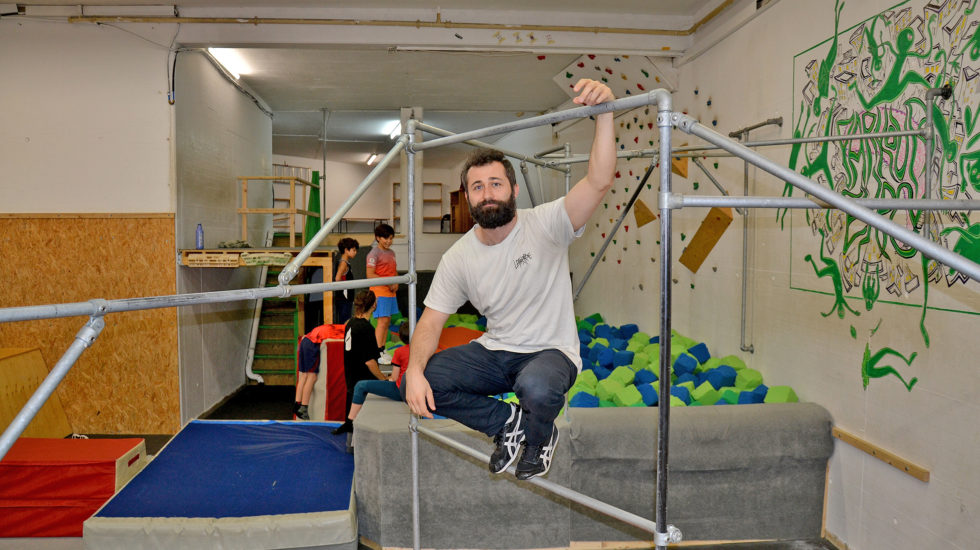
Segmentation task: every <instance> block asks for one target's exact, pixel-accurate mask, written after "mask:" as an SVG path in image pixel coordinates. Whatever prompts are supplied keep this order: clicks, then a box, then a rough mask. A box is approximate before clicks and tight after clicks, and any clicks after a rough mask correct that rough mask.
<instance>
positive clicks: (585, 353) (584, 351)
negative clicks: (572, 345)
mask: <svg viewBox="0 0 980 550" xmlns="http://www.w3.org/2000/svg"><path fill="white" fill-rule="evenodd" d="M591 351H592V349H591V348H589V346H587V345H585V344H583V343H581V342H579V345H578V354H579V355H580V356H581V357H582V360H583V361H587V360H588V359H589V352H591Z"/></svg>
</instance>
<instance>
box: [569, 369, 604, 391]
mask: <svg viewBox="0 0 980 550" xmlns="http://www.w3.org/2000/svg"><path fill="white" fill-rule="evenodd" d="M598 383H599V379H598V378H596V375H595V372H593V371H592V369H584V370H583V371H582V373H581V374H579V375H578V378H576V379H575V385H576V386H580V385H581V386H584V387H586V388H593V389H594V388H595V385H596V384H598Z"/></svg>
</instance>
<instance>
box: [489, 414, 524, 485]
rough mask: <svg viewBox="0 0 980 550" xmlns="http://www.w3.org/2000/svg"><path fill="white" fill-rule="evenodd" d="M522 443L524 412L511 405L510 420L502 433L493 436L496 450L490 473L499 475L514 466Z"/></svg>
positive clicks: (491, 457)
mask: <svg viewBox="0 0 980 550" xmlns="http://www.w3.org/2000/svg"><path fill="white" fill-rule="evenodd" d="M522 442H524V412H523V411H521V408H520V407H518V406H516V405H514V404H513V403H510V418H508V419H507V422H506V423H505V424H504V427H503V428H501V429H500V432H499V433H497V435H495V436H493V444H494V445H495V448H494V450H493V454H492V455H490V471H491V472H493V473H495V474H499V473H500V472H503V471H504V470H506V469H507V467H508V466H510V465H511V464H513V463H514V460H515V459H516V458H517V451H518V450H519V449H520V448H521V443H522Z"/></svg>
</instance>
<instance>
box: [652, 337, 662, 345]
mask: <svg viewBox="0 0 980 550" xmlns="http://www.w3.org/2000/svg"><path fill="white" fill-rule="evenodd" d="M650 343H651V344H659V343H660V336H651V337H650Z"/></svg>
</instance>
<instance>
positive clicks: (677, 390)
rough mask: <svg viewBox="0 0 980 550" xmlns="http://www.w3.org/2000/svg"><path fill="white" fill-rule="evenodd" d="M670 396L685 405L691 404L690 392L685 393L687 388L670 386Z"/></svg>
mask: <svg viewBox="0 0 980 550" xmlns="http://www.w3.org/2000/svg"><path fill="white" fill-rule="evenodd" d="M670 395H673V396H674V397H676V398H678V399H680V400H681V401H683V402H684V404H686V405H690V404H691V392H689V391H687V388H685V387H684V386H671V387H670Z"/></svg>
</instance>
